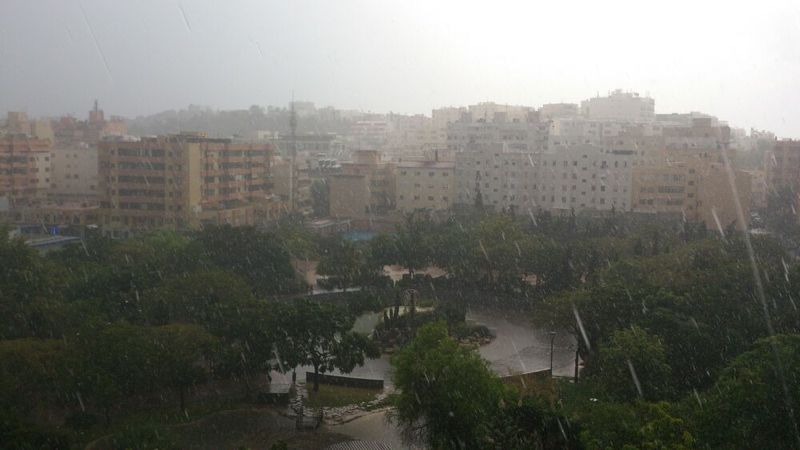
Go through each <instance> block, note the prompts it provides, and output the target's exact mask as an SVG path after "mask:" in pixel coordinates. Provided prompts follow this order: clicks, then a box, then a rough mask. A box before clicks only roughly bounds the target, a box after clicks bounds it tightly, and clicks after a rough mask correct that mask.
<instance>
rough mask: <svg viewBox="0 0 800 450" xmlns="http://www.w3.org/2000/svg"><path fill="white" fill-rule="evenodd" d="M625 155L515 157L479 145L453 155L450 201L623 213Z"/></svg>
mask: <svg viewBox="0 0 800 450" xmlns="http://www.w3.org/2000/svg"><path fill="white" fill-rule="evenodd" d="M633 165H634V154H633V152H630V151H604V150H603V149H601V148H598V147H596V146H592V145H580V146H573V147H570V148H565V149H562V150H560V151H558V152H552V153H541V152H539V153H533V152H520V151H515V150H512V149H509V148H508V146H504V145H489V146H479V147H477V146H476V147H475V148H473V149H471V151H465V152H461V153H458V154H457V155H456V197H457V202H458V203H462V204H474V203H475V201H476V197H477V196H478V194H480V196H481V200H482V203H483V204H484V205H485V206H490V207H493V208H494V209H496V210H499V209H509V208H511V209H515V210H517V211H521V212H525V211H535V210H538V209H544V210H551V211H560V212H562V213H563V212H569V211H573V210H574V211H575V212H580V211H585V210H594V211H607V210H611V209H615V210H617V211H628V210H630V208H631V202H630V197H631V169H632V168H633Z"/></svg>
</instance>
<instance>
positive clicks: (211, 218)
mask: <svg viewBox="0 0 800 450" xmlns="http://www.w3.org/2000/svg"><path fill="white" fill-rule="evenodd" d="M271 155H272V147H271V146H270V145H269V144H251V143H236V142H233V141H231V140H229V139H209V138H207V137H205V135H204V134H201V133H182V134H179V135H168V136H159V137H154V138H143V139H141V140H139V141H135V142H130V141H123V140H117V141H112V140H107V141H102V142H101V143H100V146H99V154H98V161H99V170H100V172H99V190H100V221H101V226H102V227H103V229H104V231H105V232H106V233H107V234H110V235H112V236H126V235H128V234H130V233H131V232H136V231H143V230H151V229H157V228H167V229H189V228H198V227H200V226H202V225H216V224H231V225H253V224H256V223H259V222H261V221H263V220H269V219H270V217H269V215H270V214H272V213H274V203H275V200H274V197H273V195H272V193H271V189H272V186H271V183H270V180H269V173H270V158H271Z"/></svg>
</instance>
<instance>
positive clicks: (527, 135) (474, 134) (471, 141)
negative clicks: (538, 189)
mask: <svg viewBox="0 0 800 450" xmlns="http://www.w3.org/2000/svg"><path fill="white" fill-rule="evenodd" d="M496 119H498V120H495V121H493V122H485V121H483V119H481V120H479V121H475V122H473V121H468V120H462V121H458V122H454V123H451V124H450V125H448V128H447V148H448V149H450V150H455V151H469V149H470V148H475V147H474V145H477V146H478V147H480V146H486V145H494V144H497V143H505V144H506V145H507V147H508V149H509V150H510V151H519V152H541V151H545V150H547V146H548V133H549V125H548V124H547V123H546V122H541V121H539V119H538V116H536V115H531V116H530V117H529V120H528V121H524V122H521V121H515V122H510V121H507V120H505V117H497V118H496Z"/></svg>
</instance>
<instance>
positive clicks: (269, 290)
mask: <svg viewBox="0 0 800 450" xmlns="http://www.w3.org/2000/svg"><path fill="white" fill-rule="evenodd" d="M197 243H198V245H200V246H201V248H202V249H203V252H204V253H205V254H206V255H207V256H208V257H209V258H210V259H211V261H212V262H213V263H214V264H216V265H217V266H218V267H220V268H222V269H226V270H230V271H231V272H233V273H236V274H237V275H239V276H241V277H242V278H244V279H245V280H247V282H248V283H249V284H250V287H251V288H252V289H253V292H254V293H255V294H256V295H257V296H264V295H270V294H280V293H289V292H296V291H298V290H302V289H300V287H301V283H300V281H299V280H298V279H297V278H296V276H295V273H294V269H293V268H292V265H291V262H290V259H289V254H288V253H287V252H286V250H285V248H284V247H282V246H281V245H280V243H279V242H278V240H277V239H275V237H274V236H272V235H270V234H267V233H263V232H261V231H258V230H257V229H255V228H254V227H235V228H234V227H231V226H228V225H226V226H222V227H207V228H205V229H204V230H203V231H201V232H200V233H199V234H198V236H197Z"/></svg>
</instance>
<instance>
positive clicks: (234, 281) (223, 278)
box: [139, 269, 256, 337]
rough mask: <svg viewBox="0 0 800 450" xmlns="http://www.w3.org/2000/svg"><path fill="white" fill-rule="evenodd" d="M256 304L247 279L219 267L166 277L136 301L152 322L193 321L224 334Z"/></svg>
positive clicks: (220, 334)
mask: <svg viewBox="0 0 800 450" xmlns="http://www.w3.org/2000/svg"><path fill="white" fill-rule="evenodd" d="M255 305H256V300H255V298H254V297H253V294H252V290H251V289H250V287H249V286H248V285H247V283H245V282H244V281H243V280H242V279H241V278H239V277H237V276H235V275H233V274H231V273H230V272H226V271H223V270H218V269H212V270H200V271H197V272H193V273H190V274H188V275H185V276H178V277H172V278H169V279H167V280H166V281H165V282H164V283H163V284H162V285H160V286H158V287H156V288H154V289H151V290H149V291H147V292H144V293H143V294H142V295H141V300H140V302H139V307H140V308H141V310H142V314H143V316H144V319H145V320H146V322H147V323H149V324H151V325H166V324H170V323H175V322H183V323H194V324H199V325H202V326H203V327H205V328H206V329H208V330H209V331H210V332H211V333H213V334H215V335H218V336H223V337H225V336H232V335H233V334H234V328H236V327H237V325H238V323H239V322H240V321H241V320H243V318H244V317H246V316H247V314H248V311H249V310H250V309H252V308H253V307H255Z"/></svg>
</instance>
